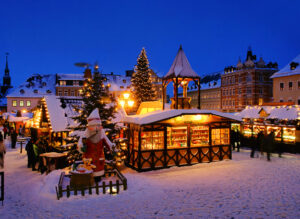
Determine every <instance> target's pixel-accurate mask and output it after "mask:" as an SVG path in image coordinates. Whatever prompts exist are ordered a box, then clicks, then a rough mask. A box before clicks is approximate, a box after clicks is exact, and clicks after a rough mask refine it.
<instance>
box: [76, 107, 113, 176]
mask: <svg viewBox="0 0 300 219" xmlns="http://www.w3.org/2000/svg"><path fill="white" fill-rule="evenodd" d="M87 122H88V124H87V128H86V130H85V134H84V136H82V137H81V138H80V139H79V142H78V150H79V151H80V152H81V153H82V154H83V158H90V159H92V164H93V165H95V166H96V168H94V169H93V171H94V172H93V175H94V177H100V176H103V175H104V164H105V156H104V147H105V148H106V149H107V151H111V148H112V145H113V144H112V143H111V141H110V140H109V139H108V138H107V136H106V134H105V131H104V130H103V127H102V125H101V119H100V116H99V112H98V109H95V110H94V111H93V112H92V113H91V114H90V116H89V117H88V118H87Z"/></svg>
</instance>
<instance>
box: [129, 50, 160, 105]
mask: <svg viewBox="0 0 300 219" xmlns="http://www.w3.org/2000/svg"><path fill="white" fill-rule="evenodd" d="M131 83H132V86H133V90H132V92H133V95H134V97H135V100H136V102H137V106H139V105H140V103H141V102H143V101H151V100H153V99H154V97H155V90H154V88H153V86H152V82H151V79H150V69H149V61H148V58H147V55H146V51H145V49H144V48H143V49H142V51H141V53H140V55H139V57H138V59H137V65H136V66H135V70H134V73H133V75H132V78H131Z"/></svg>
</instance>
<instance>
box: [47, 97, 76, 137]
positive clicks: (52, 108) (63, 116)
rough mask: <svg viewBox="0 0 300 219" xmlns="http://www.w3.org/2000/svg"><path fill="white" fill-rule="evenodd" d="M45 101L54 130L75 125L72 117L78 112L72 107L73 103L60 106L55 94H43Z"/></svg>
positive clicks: (64, 129)
mask: <svg viewBox="0 0 300 219" xmlns="http://www.w3.org/2000/svg"><path fill="white" fill-rule="evenodd" d="M45 101H46V104H47V108H48V112H49V117H50V123H51V126H52V130H53V131H54V132H60V131H66V130H67V128H68V127H70V126H74V125H75V123H74V120H73V119H72V117H74V116H76V115H78V113H77V112H76V111H75V110H74V109H73V105H74V104H66V107H65V108H62V107H61V101H60V97H57V96H45Z"/></svg>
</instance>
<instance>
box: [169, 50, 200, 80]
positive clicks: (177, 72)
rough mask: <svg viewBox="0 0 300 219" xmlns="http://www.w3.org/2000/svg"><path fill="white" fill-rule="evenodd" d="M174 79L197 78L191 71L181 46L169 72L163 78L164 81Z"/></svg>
mask: <svg viewBox="0 0 300 219" xmlns="http://www.w3.org/2000/svg"><path fill="white" fill-rule="evenodd" d="M176 77H182V78H199V75H198V74H197V73H196V72H195V71H194V70H193V69H192V67H191V65H190V63H189V61H188V59H187V57H186V55H185V54H184V52H183V49H182V47H181V46H180V48H179V50H178V53H177V55H176V57H175V60H174V62H173V64H172V66H171V68H170V70H169V72H168V73H167V74H166V75H165V76H164V79H168V78H176Z"/></svg>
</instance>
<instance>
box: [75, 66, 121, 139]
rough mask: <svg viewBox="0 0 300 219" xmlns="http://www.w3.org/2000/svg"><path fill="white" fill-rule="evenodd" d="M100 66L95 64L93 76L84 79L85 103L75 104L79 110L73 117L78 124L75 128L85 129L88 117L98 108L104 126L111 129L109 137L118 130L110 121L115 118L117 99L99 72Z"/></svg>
mask: <svg viewBox="0 0 300 219" xmlns="http://www.w3.org/2000/svg"><path fill="white" fill-rule="evenodd" d="M98 68H99V67H98V65H95V67H94V75H93V77H92V78H87V79H86V80H85V81H84V86H83V89H82V93H81V95H82V102H83V103H82V104H81V105H75V106H74V108H75V111H77V112H79V115H78V116H76V117H73V119H74V120H75V122H76V123H77V124H78V126H76V127H74V130H85V128H86V125H87V120H86V118H87V117H88V116H89V115H90V113H91V112H92V111H93V110H94V109H96V108H98V109H99V115H100V118H101V121H102V126H103V128H104V129H106V130H109V134H108V137H111V136H112V135H113V134H115V133H116V132H117V130H116V128H115V124H114V123H111V122H110V121H111V120H112V119H113V118H114V113H115V109H116V101H115V98H114V97H113V96H112V95H111V94H110V93H109V87H108V86H105V85H104V83H103V82H104V80H105V78H104V77H103V76H102V75H101V74H100V73H99V70H98Z"/></svg>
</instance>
